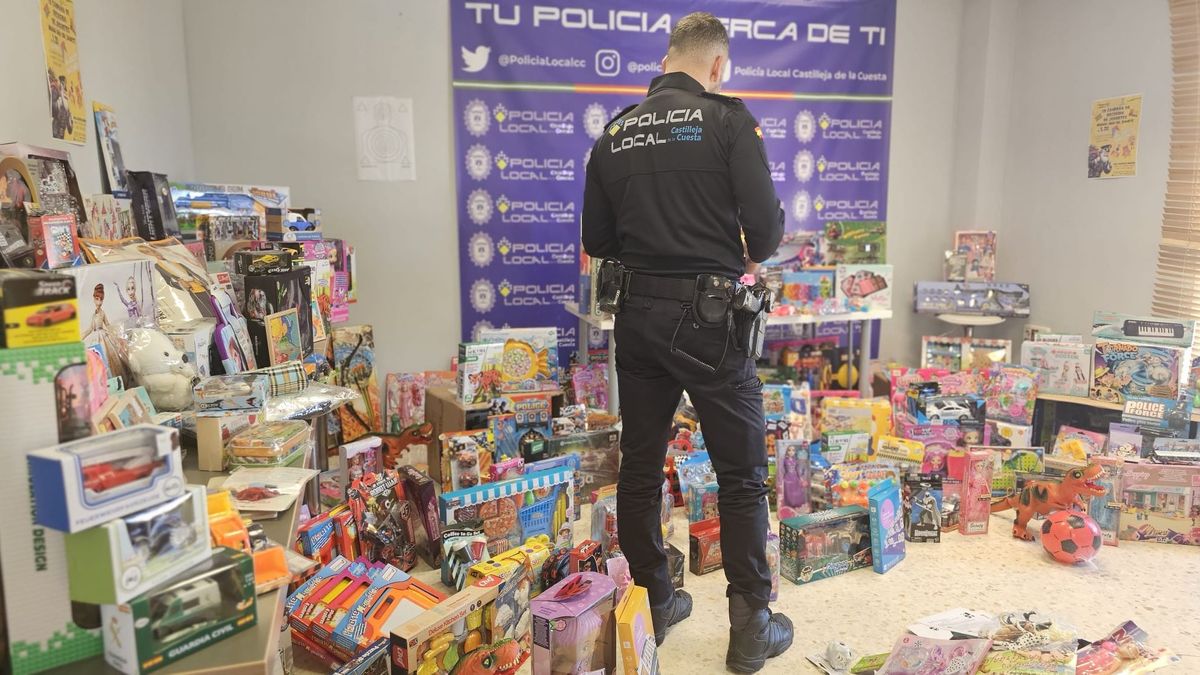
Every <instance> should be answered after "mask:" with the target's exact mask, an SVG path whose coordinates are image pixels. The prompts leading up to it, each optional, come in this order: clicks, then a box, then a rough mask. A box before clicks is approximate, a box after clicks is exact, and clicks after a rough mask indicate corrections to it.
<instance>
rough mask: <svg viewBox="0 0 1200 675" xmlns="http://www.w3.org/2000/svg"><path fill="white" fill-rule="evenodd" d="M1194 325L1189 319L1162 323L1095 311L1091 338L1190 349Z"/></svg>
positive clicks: (1127, 315) (1133, 316)
mask: <svg viewBox="0 0 1200 675" xmlns="http://www.w3.org/2000/svg"><path fill="white" fill-rule="evenodd" d="M1197 323H1198V322H1197V321H1195V320H1193V319H1176V318H1171V319H1164V318H1160V317H1149V316H1135V315H1132V314H1121V313H1119V312H1109V311H1104V310H1097V311H1096V312H1095V313H1093V314H1092V336H1093V337H1096V338H1103V339H1106V340H1119V341H1123V342H1141V343H1145V344H1156V345H1167V346H1171V347H1191V346H1192V344H1193V343H1194V341H1195V338H1196V333H1197Z"/></svg>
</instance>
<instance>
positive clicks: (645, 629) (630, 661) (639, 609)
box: [615, 586, 659, 675]
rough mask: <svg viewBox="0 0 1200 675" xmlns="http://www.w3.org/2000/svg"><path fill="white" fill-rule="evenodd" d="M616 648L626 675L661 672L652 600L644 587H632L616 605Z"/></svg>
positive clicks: (652, 674) (646, 674) (645, 674)
mask: <svg viewBox="0 0 1200 675" xmlns="http://www.w3.org/2000/svg"><path fill="white" fill-rule="evenodd" d="M615 616H616V620H617V645H618V647H619V651H620V656H621V665H622V667H623V671H624V673H625V675H655V674H656V673H658V672H659V666H658V647H657V645H656V644H655V642H654V622H653V621H652V620H651V617H650V596H649V594H648V593H647V592H646V589H645V588H642V587H641V586H630V587H629V589H628V590H626V591H625V596H624V597H622V598H621V601H620V602H619V603H617V609H616V613H615Z"/></svg>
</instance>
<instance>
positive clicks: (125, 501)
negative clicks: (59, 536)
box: [27, 424, 184, 532]
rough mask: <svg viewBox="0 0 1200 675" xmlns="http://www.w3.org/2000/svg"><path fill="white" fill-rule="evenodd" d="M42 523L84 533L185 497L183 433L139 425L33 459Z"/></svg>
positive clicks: (32, 455)
mask: <svg viewBox="0 0 1200 675" xmlns="http://www.w3.org/2000/svg"><path fill="white" fill-rule="evenodd" d="M27 461H28V462H29V479H30V485H31V486H32V488H33V496H34V501H35V506H34V509H35V511H36V516H35V520H36V522H37V523H38V524H40V525H44V526H46V527H49V528H52V529H55V530H59V531H61V532H79V531H80V530H85V529H87V528H89V527H96V526H97V525H100V524H101V523H104V522H105V521H109V520H112V519H114V518H120V517H121V516H127V515H129V514H131V513H134V512H136V511H140V510H142V509H145V508H148V507H150V506H153V505H155V504H158V503H160V502H163V501H165V500H168V499H173V498H175V497H178V496H180V495H182V494H183V492H184V485H183V480H184V479H183V467H182V460H181V459H180V452H179V432H178V431H177V430H175V429H167V428H165V427H156V426H153V425H150V424H139V425H137V426H134V427H130V428H128V429H123V430H121V431H115V432H112V433H108V434H104V435H101V436H93V437H89V438H84V439H80V440H78V441H74V442H71V443H65V444H62V445H58V446H55V447H51V448H45V449H42V450H35V451H33V452H31V453H29V455H28V460H27Z"/></svg>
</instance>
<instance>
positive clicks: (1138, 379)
mask: <svg viewBox="0 0 1200 675" xmlns="http://www.w3.org/2000/svg"><path fill="white" fill-rule="evenodd" d="M1093 351H1094V359H1093V362H1092V386H1091V397H1092V398H1094V399H1097V400H1100V401H1107V402H1109V403H1124V402H1125V399H1126V398H1129V397H1147V396H1149V397H1157V398H1168V399H1175V398H1178V397H1179V395H1180V393H1181V392H1184V391H1186V388H1187V373H1188V370H1189V368H1190V366H1191V358H1190V354H1189V350H1188V348H1187V347H1168V346H1152V345H1145V344H1139V343H1134V342H1119V341H1115V340H1104V339H1098V340H1096V345H1095V347H1094V348H1093Z"/></svg>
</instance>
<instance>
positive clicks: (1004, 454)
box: [978, 446, 1046, 497]
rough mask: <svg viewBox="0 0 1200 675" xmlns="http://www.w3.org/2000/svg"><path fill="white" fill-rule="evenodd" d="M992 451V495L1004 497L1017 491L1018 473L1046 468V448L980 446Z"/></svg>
mask: <svg viewBox="0 0 1200 675" xmlns="http://www.w3.org/2000/svg"><path fill="white" fill-rule="evenodd" d="M978 449H980V450H988V451H990V452H991V453H992V460H993V462H994V465H993V467H992V496H993V497H1003V496H1006V495H1010V494H1012V493H1013V492H1016V491H1017V475H1018V474H1031V473H1042V472H1044V471H1045V470H1046V449H1045V448H1008V447H998V446H979V448H978Z"/></svg>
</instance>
